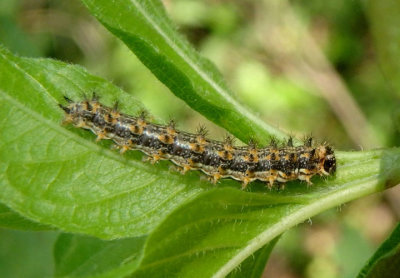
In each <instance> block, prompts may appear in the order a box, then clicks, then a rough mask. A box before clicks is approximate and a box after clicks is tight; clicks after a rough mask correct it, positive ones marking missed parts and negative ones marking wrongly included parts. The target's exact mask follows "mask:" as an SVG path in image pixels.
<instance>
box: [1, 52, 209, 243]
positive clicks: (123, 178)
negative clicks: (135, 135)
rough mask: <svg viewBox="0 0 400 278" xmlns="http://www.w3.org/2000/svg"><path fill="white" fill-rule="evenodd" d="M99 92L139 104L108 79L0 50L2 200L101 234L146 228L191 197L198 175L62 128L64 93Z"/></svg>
mask: <svg viewBox="0 0 400 278" xmlns="http://www.w3.org/2000/svg"><path fill="white" fill-rule="evenodd" d="M94 90H95V91H97V92H98V94H99V95H100V96H101V97H102V101H103V102H104V103H106V104H109V105H111V104H112V102H113V101H114V100H115V99H118V100H120V101H121V102H122V103H126V107H125V109H123V110H125V111H126V112H128V113H133V114H134V113H136V112H137V111H138V110H140V109H142V106H141V105H140V104H139V103H138V102H137V101H136V100H134V99H133V98H132V97H130V96H129V95H127V94H126V93H124V92H122V91H121V90H119V89H118V88H116V87H115V86H113V85H112V84H110V83H109V82H106V81H105V80H103V79H101V78H99V77H95V76H93V75H90V74H89V73H87V72H86V71H85V70H84V69H82V68H81V67H78V66H72V65H68V64H65V63H61V62H56V61H52V60H48V59H28V58H20V57H16V56H14V55H12V54H10V53H9V52H8V51H6V50H5V49H4V48H1V47H0V130H1V132H0V202H2V203H3V204H5V205H6V206H8V207H9V208H11V209H12V210H13V211H16V212H17V213H19V214H21V215H22V216H24V217H27V218H29V219H31V220H33V221H35V222H38V223H42V224H46V225H51V226H55V227H57V228H60V229H62V230H65V231H70V232H79V233H86V234H90V235H94V236H98V237H103V238H119V237H128V236H139V235H143V234H146V233H148V232H149V231H150V230H152V229H153V227H154V226H155V225H157V224H158V223H159V221H160V220H162V219H163V218H164V217H165V216H166V215H167V214H168V213H169V212H171V211H172V210H174V209H175V208H176V207H177V206H179V205H180V204H181V203H182V202H184V201H186V200H190V199H192V198H193V197H194V196H196V195H197V194H198V193H199V192H200V191H202V189H201V186H203V185H206V186H209V184H208V183H207V182H204V181H203V182H201V181H200V180H199V177H198V174H196V173H192V174H190V175H185V176H182V175H180V174H178V173H175V172H170V171H169V170H168V163H164V164H161V165H157V166H153V165H150V164H146V163H143V162H142V161H140V160H141V155H140V154H139V153H138V152H130V153H129V154H127V155H126V156H121V155H120V154H119V153H117V152H115V151H111V150H109V148H110V145H111V142H109V141H107V142H104V143H103V144H97V143H95V142H94V138H95V136H94V135H93V134H91V133H90V132H86V131H83V130H79V129H75V128H73V127H63V126H61V120H62V118H63V111H62V110H61V109H60V108H59V107H58V103H60V102H62V101H63V95H68V96H69V97H70V98H72V99H75V100H80V99H82V97H83V94H91V92H93V91H94Z"/></svg>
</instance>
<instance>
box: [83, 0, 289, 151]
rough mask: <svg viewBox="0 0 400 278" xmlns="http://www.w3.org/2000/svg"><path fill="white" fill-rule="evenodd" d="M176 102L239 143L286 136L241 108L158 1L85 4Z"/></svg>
mask: <svg viewBox="0 0 400 278" xmlns="http://www.w3.org/2000/svg"><path fill="white" fill-rule="evenodd" d="M82 1H83V3H85V5H86V6H87V7H88V9H89V11H90V12H91V13H92V14H93V15H94V16H95V17H96V18H97V19H98V20H99V21H100V22H101V23H102V24H103V25H104V26H105V27H106V28H107V29H108V30H109V31H110V32H112V33H113V34H114V35H116V36H117V37H119V38H120V39H121V40H122V41H123V42H124V43H125V44H126V45H127V46H128V47H129V48H130V49H131V50H132V51H133V52H134V53H135V54H136V56H137V57H138V58H139V59H140V60H141V61H142V62H143V64H144V65H145V66H147V67H148V68H149V69H150V70H151V71H152V72H153V74H154V75H155V76H156V77H157V78H158V79H159V80H160V81H161V82H163V83H164V84H165V85H166V86H167V87H168V88H169V89H170V90H171V91H172V92H173V93H174V94H175V95H176V96H177V97H179V98H181V99H182V100H184V101H185V102H186V103H187V104H188V105H189V106H190V107H192V108H193V109H194V110H197V111H199V112H200V113H201V114H203V115H204V116H206V117H207V118H208V119H209V120H211V121H213V122H214V123H216V124H217V125H219V126H222V127H223V128H225V129H226V130H228V131H229V132H231V133H232V134H234V135H235V136H236V137H237V138H239V139H241V140H242V141H244V142H248V141H249V140H250V139H251V138H256V139H257V140H258V141H259V142H260V143H261V144H266V143H267V142H269V137H270V136H269V135H274V136H276V137H278V138H280V139H282V138H284V137H286V135H285V134H283V133H282V132H280V131H279V130H278V129H276V128H273V127H272V126H269V125H268V124H266V123H264V122H263V121H261V120H260V119H259V118H258V117H257V116H256V115H254V114H252V113H251V112H249V111H248V110H247V109H246V108H244V107H243V106H242V105H241V104H240V103H238V102H237V101H236V100H235V99H234V97H233V96H232V92H230V91H229V89H228V87H227V86H226V84H225V82H224V80H223V78H222V76H221V74H220V73H219V72H218V70H217V69H216V68H215V66H214V65H213V64H212V63H211V62H210V61H208V60H207V59H205V58H203V57H201V56H200V55H199V54H198V53H197V52H196V51H195V49H194V48H193V47H192V46H191V45H189V44H188V43H187V41H186V40H185V39H183V38H182V37H181V36H180V35H179V34H178V33H177V31H176V28H175V27H174V26H173V24H172V23H171V22H170V20H169V19H168V17H167V15H166V13H165V11H164V8H163V6H162V4H161V1H159V0H121V1H118V2H114V1H108V0H82Z"/></svg>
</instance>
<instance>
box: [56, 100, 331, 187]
mask: <svg viewBox="0 0 400 278" xmlns="http://www.w3.org/2000/svg"><path fill="white" fill-rule="evenodd" d="M64 98H65V100H66V101H67V102H68V104H67V105H66V106H64V105H62V104H59V106H60V107H61V108H62V109H63V110H64V112H65V118H64V121H63V122H64V123H71V124H73V125H74V126H75V127H78V128H84V129H88V130H91V131H92V132H93V133H94V134H96V135H97V139H96V141H99V140H102V139H111V140H113V141H114V143H115V144H116V147H117V148H119V149H120V152H121V153H124V152H125V151H127V150H140V151H142V152H143V153H145V154H146V155H147V156H148V160H150V161H151V162H152V163H155V162H157V161H159V160H170V161H171V162H173V163H174V164H175V165H177V166H178V168H179V169H180V171H181V172H182V173H185V172H187V171H189V170H200V171H202V172H204V173H205V174H206V175H207V176H208V178H209V180H210V181H211V182H213V183H216V182H217V181H218V180H219V179H221V178H232V179H235V180H238V181H240V182H241V183H242V189H244V188H246V186H247V185H248V184H249V183H250V182H252V181H254V180H260V181H262V182H265V183H266V184H267V186H268V187H269V188H272V187H273V185H274V184H276V183H278V184H281V185H283V186H284V183H286V182H287V181H291V180H296V179H298V180H301V181H305V182H307V184H308V185H311V184H312V182H311V178H312V177H313V176H314V175H320V176H329V175H331V174H333V173H334V172H335V171H336V158H335V154H334V151H333V149H332V147H330V146H328V145H326V144H322V145H319V146H313V145H312V139H311V137H310V138H307V139H306V140H305V142H304V144H303V145H301V146H294V145H293V140H292V138H289V140H288V141H287V143H286V144H285V145H284V146H278V144H277V142H276V141H275V140H272V142H271V143H270V145H269V146H267V147H263V148H258V147H257V146H256V144H254V143H250V144H249V145H248V146H235V145H234V144H233V139H232V138H231V137H229V136H228V137H227V138H226V139H225V140H224V141H216V140H210V139H208V138H206V131H205V129H204V128H200V129H199V130H198V132H197V133H196V134H191V133H187V132H183V131H179V130H177V129H176V128H175V124H174V122H171V123H170V124H168V125H160V124H154V123H151V122H149V121H147V120H146V116H145V115H144V114H143V113H142V114H141V115H139V116H137V117H134V116H130V115H126V114H124V113H121V112H120V111H119V110H118V107H117V105H116V106H114V107H112V108H111V107H107V106H105V105H103V104H101V103H100V102H99V100H98V97H97V96H96V95H95V94H93V97H92V98H91V99H85V100H83V101H79V102H74V101H72V100H71V99H69V98H68V97H64Z"/></svg>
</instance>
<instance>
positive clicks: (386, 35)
mask: <svg viewBox="0 0 400 278" xmlns="http://www.w3.org/2000/svg"><path fill="white" fill-rule="evenodd" d="M366 5H367V11H368V15H369V19H370V25H371V31H372V35H373V38H374V42H375V46H376V49H377V52H378V56H379V60H380V62H381V63H380V68H381V69H382V71H383V73H384V75H385V77H386V80H387V81H388V82H389V85H390V86H391V87H392V88H391V89H392V91H393V93H397V94H399V92H400V62H399V59H398V58H399V57H400V28H399V26H400V17H399V13H400V2H399V1H398V0H369V1H367V2H366Z"/></svg>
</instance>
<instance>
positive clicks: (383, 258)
mask: <svg viewBox="0 0 400 278" xmlns="http://www.w3.org/2000/svg"><path fill="white" fill-rule="evenodd" d="M399 265H400V223H399V224H397V226H396V228H395V229H394V231H393V232H392V234H391V235H390V236H389V237H388V238H387V239H386V240H385V241H384V242H383V243H382V245H381V246H380V247H379V248H378V250H377V251H376V252H375V254H374V255H373V256H372V257H371V258H370V259H369V261H368V262H367V264H366V265H365V266H364V268H363V269H362V270H361V272H360V273H359V274H358V276H357V278H373V277H376V278H386V277H387V278H391V277H400V268H399ZM396 273H397V274H396Z"/></svg>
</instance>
